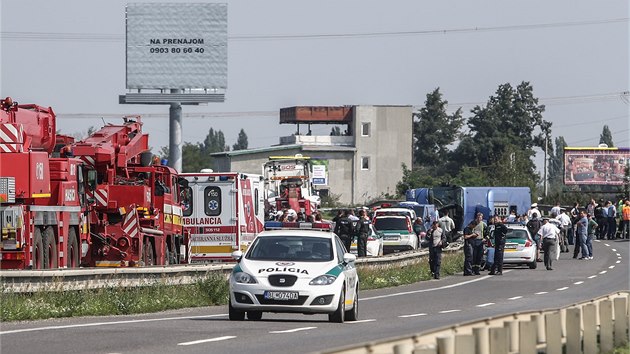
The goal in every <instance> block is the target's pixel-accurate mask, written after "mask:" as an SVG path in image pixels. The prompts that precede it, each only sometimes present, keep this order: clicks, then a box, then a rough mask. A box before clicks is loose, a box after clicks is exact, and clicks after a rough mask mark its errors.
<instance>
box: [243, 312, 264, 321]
mask: <svg viewBox="0 0 630 354" xmlns="http://www.w3.org/2000/svg"><path fill="white" fill-rule="evenodd" d="M262 314H263V313H262V311H247V319H248V320H251V321H260V319H261V318H262Z"/></svg>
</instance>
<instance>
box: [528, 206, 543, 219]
mask: <svg viewBox="0 0 630 354" xmlns="http://www.w3.org/2000/svg"><path fill="white" fill-rule="evenodd" d="M540 217H541V214H540V210H538V203H534V204H532V206H531V208H529V210H528V211H527V219H529V220H531V219H536V218H540Z"/></svg>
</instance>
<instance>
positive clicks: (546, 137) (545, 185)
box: [543, 134, 549, 198]
mask: <svg viewBox="0 0 630 354" xmlns="http://www.w3.org/2000/svg"><path fill="white" fill-rule="evenodd" d="M548 141H549V135H548V134H547V135H545V162H544V166H543V171H544V173H543V174H544V177H543V179H544V181H543V190H544V195H545V198H547V147H548V145H549V143H548Z"/></svg>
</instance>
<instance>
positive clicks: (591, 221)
mask: <svg viewBox="0 0 630 354" xmlns="http://www.w3.org/2000/svg"><path fill="white" fill-rule="evenodd" d="M586 216H587V217H588V230H587V232H588V236H586V248H587V249H588V259H593V238H594V237H595V230H597V222H596V221H595V218H593V215H589V214H587V215H586Z"/></svg>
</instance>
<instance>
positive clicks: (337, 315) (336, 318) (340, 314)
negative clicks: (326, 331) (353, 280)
mask: <svg viewBox="0 0 630 354" xmlns="http://www.w3.org/2000/svg"><path fill="white" fill-rule="evenodd" d="M344 288H345V285H344ZM345 303H346V297H345V294H344V291H343V289H341V294H340V295H339V305H338V306H337V310H335V312H333V313H330V314H328V321H330V322H336V323H343V321H344V319H345V318H344V317H345V314H346V311H344V307H345Z"/></svg>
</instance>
